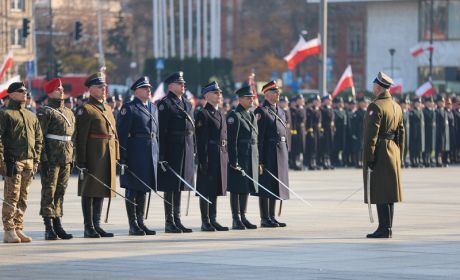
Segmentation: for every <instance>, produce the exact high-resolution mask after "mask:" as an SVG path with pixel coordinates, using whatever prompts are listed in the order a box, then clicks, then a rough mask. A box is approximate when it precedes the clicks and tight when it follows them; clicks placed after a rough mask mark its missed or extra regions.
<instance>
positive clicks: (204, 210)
mask: <svg viewBox="0 0 460 280" xmlns="http://www.w3.org/2000/svg"><path fill="white" fill-rule="evenodd" d="M200 212H201V231H215V229H214V227H213V226H212V225H211V224H210V223H209V205H208V202H207V201H206V200H204V199H202V198H200Z"/></svg>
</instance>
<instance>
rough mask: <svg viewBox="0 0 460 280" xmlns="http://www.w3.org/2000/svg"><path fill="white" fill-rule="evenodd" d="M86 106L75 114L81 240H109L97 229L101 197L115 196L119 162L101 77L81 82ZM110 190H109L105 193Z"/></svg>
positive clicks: (113, 128)
mask: <svg viewBox="0 0 460 280" xmlns="http://www.w3.org/2000/svg"><path fill="white" fill-rule="evenodd" d="M85 86H86V87H87V88H88V90H89V94H90V98H89V100H88V103H86V104H84V105H83V106H82V107H80V108H79V109H78V110H77V137H76V148H77V149H76V151H77V166H78V167H79V168H80V169H81V170H80V173H81V175H83V178H82V177H81V176H80V178H79V180H78V195H79V196H81V203H82V210H83V219H84V224H85V232H84V237H85V238H99V237H113V236H114V234H113V233H109V232H106V231H105V230H103V229H102V228H101V226H100V222H101V215H102V204H103V202H104V197H108V198H109V200H110V199H111V198H112V197H114V196H115V192H114V190H115V189H116V162H117V160H118V159H119V151H118V139H117V131H116V127H115V119H114V117H113V114H112V109H111V108H110V106H109V105H107V104H105V103H104V101H105V98H106V94H107V89H106V87H107V84H106V83H105V77H104V74H103V73H100V72H98V73H95V74H92V75H91V76H89V77H88V78H87V79H86V81H85ZM109 188H110V189H109Z"/></svg>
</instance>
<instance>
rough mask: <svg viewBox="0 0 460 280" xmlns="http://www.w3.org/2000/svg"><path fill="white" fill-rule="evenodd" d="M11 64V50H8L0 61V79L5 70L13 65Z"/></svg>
mask: <svg viewBox="0 0 460 280" xmlns="http://www.w3.org/2000/svg"><path fill="white" fill-rule="evenodd" d="M13 64H14V63H13V52H12V51H9V52H8V54H7V55H6V57H5V60H4V61H3V63H2V67H0V81H1V80H2V79H3V76H4V75H5V73H6V71H8V70H9V69H10V68H12V67H13Z"/></svg>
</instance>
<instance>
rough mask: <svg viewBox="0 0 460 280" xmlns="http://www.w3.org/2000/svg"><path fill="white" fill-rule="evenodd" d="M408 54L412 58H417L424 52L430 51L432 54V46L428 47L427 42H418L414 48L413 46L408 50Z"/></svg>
mask: <svg viewBox="0 0 460 280" xmlns="http://www.w3.org/2000/svg"><path fill="white" fill-rule="evenodd" d="M409 51H410V53H411V55H412V56H413V57H417V56H419V55H421V54H422V53H424V52H425V51H430V52H432V51H433V46H432V45H430V43H428V42H420V43H418V44H416V45H415V46H413V47H412V48H410V50H409Z"/></svg>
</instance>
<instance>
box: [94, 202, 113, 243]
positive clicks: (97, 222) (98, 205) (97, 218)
mask: <svg viewBox="0 0 460 280" xmlns="http://www.w3.org/2000/svg"><path fill="white" fill-rule="evenodd" d="M103 203H104V198H103V197H93V224H94V229H95V230H96V231H97V233H99V235H100V236H101V237H114V234H113V233H111V232H106V231H105V230H103V229H102V228H101V216H102V205H103Z"/></svg>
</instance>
